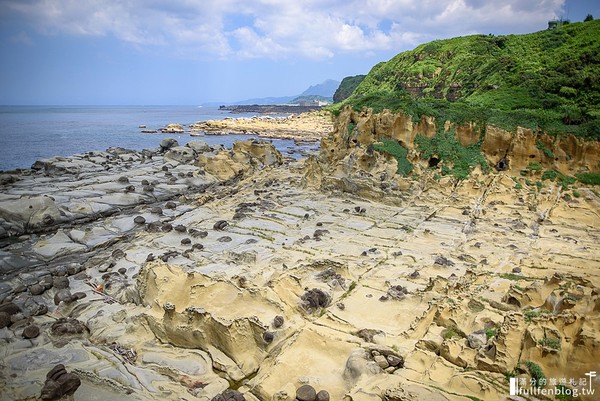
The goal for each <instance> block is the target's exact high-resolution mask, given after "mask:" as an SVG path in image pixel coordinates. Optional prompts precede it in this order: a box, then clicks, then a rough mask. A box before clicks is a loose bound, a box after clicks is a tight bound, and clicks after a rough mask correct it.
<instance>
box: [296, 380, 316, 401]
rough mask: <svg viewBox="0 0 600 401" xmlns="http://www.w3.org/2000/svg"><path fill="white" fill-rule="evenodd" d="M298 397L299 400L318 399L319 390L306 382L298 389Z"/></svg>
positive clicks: (309, 400)
mask: <svg viewBox="0 0 600 401" xmlns="http://www.w3.org/2000/svg"><path fill="white" fill-rule="evenodd" d="M296 399H297V400H299V401H315V400H316V399H317V392H316V391H315V389H314V387H313V386H311V385H310V384H305V385H303V386H300V387H299V388H298V389H297V390H296Z"/></svg>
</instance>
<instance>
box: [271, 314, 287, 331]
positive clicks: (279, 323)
mask: <svg viewBox="0 0 600 401" xmlns="http://www.w3.org/2000/svg"><path fill="white" fill-rule="evenodd" d="M283 322H284V320H283V316H280V315H277V316H275V318H274V319H273V327H275V328H276V329H278V328H280V327H281V326H283Z"/></svg>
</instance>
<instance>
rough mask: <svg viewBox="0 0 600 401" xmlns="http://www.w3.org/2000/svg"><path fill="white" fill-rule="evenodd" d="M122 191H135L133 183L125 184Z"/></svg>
mask: <svg viewBox="0 0 600 401" xmlns="http://www.w3.org/2000/svg"><path fill="white" fill-rule="evenodd" d="M124 192H125V193H126V194H127V193H129V192H135V187H134V186H133V185H127V186H126V187H125V189H124Z"/></svg>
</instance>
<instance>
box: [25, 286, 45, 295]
mask: <svg viewBox="0 0 600 401" xmlns="http://www.w3.org/2000/svg"><path fill="white" fill-rule="evenodd" d="M44 291H46V288H45V287H44V286H43V285H40V284H34V285H32V286H31V287H29V292H30V293H31V295H42V294H43V293H44Z"/></svg>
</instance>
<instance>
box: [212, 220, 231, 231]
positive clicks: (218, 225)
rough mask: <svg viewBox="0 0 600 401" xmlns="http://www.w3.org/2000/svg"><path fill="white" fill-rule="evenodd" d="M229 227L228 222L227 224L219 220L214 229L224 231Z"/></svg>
mask: <svg viewBox="0 0 600 401" xmlns="http://www.w3.org/2000/svg"><path fill="white" fill-rule="evenodd" d="M228 225H229V223H228V222H226V221H225V220H218V221H217V222H216V223H215V224H214V225H213V228H214V229H215V230H224V229H225V227H227V226H228Z"/></svg>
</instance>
